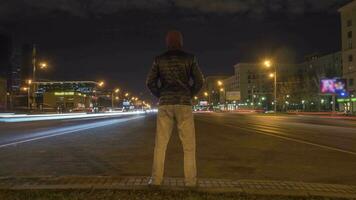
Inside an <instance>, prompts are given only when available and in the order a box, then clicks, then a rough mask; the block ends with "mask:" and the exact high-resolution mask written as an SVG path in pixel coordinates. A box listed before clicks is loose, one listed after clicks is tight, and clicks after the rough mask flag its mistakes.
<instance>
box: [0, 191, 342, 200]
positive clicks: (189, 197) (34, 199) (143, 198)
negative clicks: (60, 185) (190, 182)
mask: <svg viewBox="0 0 356 200" xmlns="http://www.w3.org/2000/svg"><path fill="white" fill-rule="evenodd" d="M0 199H1V200H131V199H132V200H342V199H343V198H324V197H295V196H293V197H291V196H265V195H247V194H242V193H207V192H197V191H170V190H0Z"/></svg>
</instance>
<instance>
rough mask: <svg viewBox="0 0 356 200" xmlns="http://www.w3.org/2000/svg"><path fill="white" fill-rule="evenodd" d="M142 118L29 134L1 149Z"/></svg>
mask: <svg viewBox="0 0 356 200" xmlns="http://www.w3.org/2000/svg"><path fill="white" fill-rule="evenodd" d="M142 117H143V116H136V117H130V118H123V119H112V120H107V121H100V122H94V123H86V124H81V125H74V126H69V127H63V128H52V129H50V130H46V131H40V132H35V133H31V134H28V136H26V137H23V138H17V141H14V142H10V143H6V144H1V145H0V148H4V147H8V146H13V145H17V144H22V143H27V142H32V141H36V140H42V139H46V138H50V137H55V136H60V135H64V134H69V133H74V132H80V131H84V130H88V129H93V128H100V127H103V126H109V125H113V124H117V123H123V122H127V121H130V120H134V119H139V118H142Z"/></svg>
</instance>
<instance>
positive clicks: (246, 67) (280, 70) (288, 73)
mask: <svg viewBox="0 0 356 200" xmlns="http://www.w3.org/2000/svg"><path fill="white" fill-rule="evenodd" d="M275 67H276V68H277V80H278V82H279V84H280V83H281V82H284V81H287V80H288V78H289V77H293V76H296V75H297V74H298V73H297V72H298V67H297V65H294V64H274V66H272V69H267V68H266V67H265V66H264V65H263V63H239V64H237V65H235V66H234V68H235V76H236V77H237V81H238V83H237V85H238V87H239V91H240V95H241V100H240V101H239V106H240V107H243V108H254V109H271V108H272V102H273V100H274V95H273V90H274V89H273V88H274V82H273V78H271V77H270V74H271V73H272V72H274V68H275ZM279 84H277V85H279ZM277 88H278V87H277ZM277 102H278V101H277Z"/></svg>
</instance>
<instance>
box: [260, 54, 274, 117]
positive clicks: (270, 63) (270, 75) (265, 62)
mask: <svg viewBox="0 0 356 200" xmlns="http://www.w3.org/2000/svg"><path fill="white" fill-rule="evenodd" d="M263 64H264V66H265V67H266V68H271V67H272V62H271V61H270V60H265V61H264V63H263ZM269 77H270V78H274V104H273V106H274V113H276V112H277V66H276V65H274V72H273V73H270V74H269Z"/></svg>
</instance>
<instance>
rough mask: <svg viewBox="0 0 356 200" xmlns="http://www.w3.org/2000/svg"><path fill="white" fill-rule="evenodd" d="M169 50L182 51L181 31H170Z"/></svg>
mask: <svg viewBox="0 0 356 200" xmlns="http://www.w3.org/2000/svg"><path fill="white" fill-rule="evenodd" d="M166 44H167V47H168V49H181V48H182V47H183V36H182V33H181V32H179V31H168V33H167V36H166Z"/></svg>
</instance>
